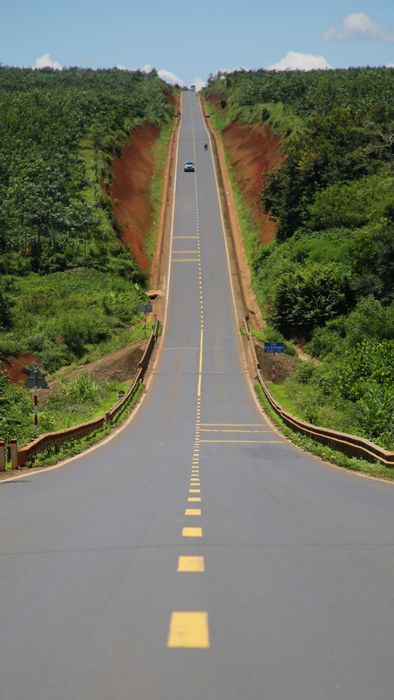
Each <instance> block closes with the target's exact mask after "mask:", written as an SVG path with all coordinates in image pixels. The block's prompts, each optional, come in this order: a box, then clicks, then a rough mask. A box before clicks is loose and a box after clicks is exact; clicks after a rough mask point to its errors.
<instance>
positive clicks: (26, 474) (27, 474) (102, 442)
mask: <svg viewBox="0 0 394 700" xmlns="http://www.w3.org/2000/svg"><path fill="white" fill-rule="evenodd" d="M182 101H183V95H182V94H181V108H182ZM181 111H182V109H181ZM180 133H181V129H180V128H179V130H178V136H177V143H176V156H175V178H174V188H173V197H172V216H171V233H170V254H169V258H168V271H167V285H166V304H165V308H164V319H163V335H162V336H160V344H159V347H158V351H157V354H156V360H155V363H154V365H153V367H152V370H151V372H150V375H149V379H148V381H147V383H146V385H145V391H144V393H143V395H142V396H141V398H140V400H139V402H138V404H137V406H136V407H135V408H134V410H133V411H132V412H131V414H130V415H129V417H128V418H127V420H126V421H125V422H124V423H122V425H120V426H119V428H117V429H116V430H114V432H113V433H111V435H108V436H107V437H106V438H104V440H100V442H98V443H97V444H95V445H92V446H91V447H88V449H87V450H84V451H83V452H80V453H79V454H77V455H73V456H72V457H68V458H67V459H64V460H63V461H62V462H58V463H57V464H53V465H51V466H50V467H41V468H38V469H34V467H33V468H32V469H31V470H30V469H29V468H27V469H24V470H23V474H17V475H16V476H12V477H10V478H9V479H2V480H1V481H0V487H1V486H2V484H7V483H9V482H10V481H18V479H25V478H26V477H31V476H36V475H37V474H47V473H48V472H52V471H54V470H55V469H60V468H61V467H65V466H66V464H70V462H75V461H76V460H77V459H81V458H82V457H85V456H86V455H88V454H90V453H91V452H94V451H95V450H98V449H100V448H101V447H103V445H106V444H107V443H108V442H111V440H113V439H114V438H116V437H117V436H118V435H119V433H121V432H122V430H125V429H126V428H127V426H128V425H129V424H130V423H131V421H132V420H133V419H134V417H135V415H136V413H137V412H138V411H139V410H140V408H141V406H142V404H143V402H144V399H145V397H146V394H147V390H148V387H149V386H150V383H151V381H152V378H153V376H154V372H155V370H156V367H157V364H158V361H159V359H160V355H161V349H162V346H163V341H164V338H165V335H166V328H167V313H168V300H169V296H170V280H171V258H172V241H173V235H174V220H175V195H176V185H177V180H178V156H179V136H180Z"/></svg>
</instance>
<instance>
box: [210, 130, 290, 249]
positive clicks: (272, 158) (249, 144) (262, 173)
mask: <svg viewBox="0 0 394 700" xmlns="http://www.w3.org/2000/svg"><path fill="white" fill-rule="evenodd" d="M223 139H224V144H225V146H226V149H227V152H228V155H229V158H230V162H231V165H232V166H233V168H234V171H235V177H236V180H237V184H238V187H239V188H240V190H241V192H242V194H243V195H244V197H245V198H246V200H247V201H248V203H249V205H250V208H251V211H252V213H253V216H254V219H255V221H256V223H257V224H258V226H259V227H260V237H261V241H262V243H269V241H272V239H273V238H275V225H274V223H273V222H272V221H270V218H269V216H268V214H267V213H266V212H265V211H264V210H263V208H262V205H261V202H260V197H261V192H262V189H263V186H264V182H265V178H266V175H267V173H268V172H269V171H270V170H272V169H273V168H275V166H277V165H279V163H280V162H281V161H282V160H283V157H284V155H283V152H282V151H281V141H280V139H279V137H278V136H276V135H275V134H273V133H272V132H271V131H270V130H269V129H266V128H265V127H263V126H259V125H248V124H240V123H239V122H233V123H232V124H230V125H229V126H228V127H227V128H226V129H225V130H224V132H223Z"/></svg>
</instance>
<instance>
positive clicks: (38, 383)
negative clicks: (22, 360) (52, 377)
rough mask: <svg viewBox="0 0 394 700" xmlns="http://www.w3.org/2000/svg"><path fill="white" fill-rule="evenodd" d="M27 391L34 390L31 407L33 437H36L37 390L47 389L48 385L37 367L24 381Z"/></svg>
mask: <svg viewBox="0 0 394 700" xmlns="http://www.w3.org/2000/svg"><path fill="white" fill-rule="evenodd" d="M25 387H26V388H27V389H34V397H33V405H34V435H36V436H37V435H38V389H48V384H47V383H46V381H45V378H44V375H43V374H42V373H41V372H40V370H39V369H37V367H34V368H33V369H32V370H31V371H30V372H29V375H28V377H27V379H26V381H25Z"/></svg>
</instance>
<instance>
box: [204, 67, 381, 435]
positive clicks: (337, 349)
mask: <svg viewBox="0 0 394 700" xmlns="http://www.w3.org/2000/svg"><path fill="white" fill-rule="evenodd" d="M205 96H206V97H208V98H216V100H215V102H216V103H217V104H218V106H217V108H216V110H214V109H213V108H212V107H211V109H212V111H213V118H214V121H215V124H216V126H218V127H219V128H220V129H223V128H225V126H226V125H228V124H229V123H231V122H232V121H234V120H237V119H238V120H240V121H241V122H243V123H246V124H248V123H249V124H264V125H266V126H269V127H270V128H271V129H272V130H273V131H275V132H276V133H277V134H279V135H280V136H281V139H282V144H283V149H284V152H285V154H286V157H285V158H284V160H283V162H282V164H281V165H280V166H278V167H277V168H276V169H275V170H274V171H273V172H272V173H271V174H270V176H269V177H268V180H267V182H266V186H265V188H264V191H262V192H261V206H262V207H264V208H265V210H266V211H270V212H271V214H272V216H273V218H274V220H275V223H276V228H277V236H276V240H275V241H274V242H273V243H272V244H269V245H267V246H262V245H261V244H260V243H259V241H258V238H257V234H256V233H255V234H254V232H253V227H251V228H250V229H249V230H247V231H245V232H244V233H245V239H246V241H247V248H248V255H249V261H250V265H251V269H252V274H253V279H254V286H255V292H256V296H257V298H258V301H259V303H260V306H261V308H262V310H263V313H264V315H265V317H266V319H267V322H268V324H269V327H268V328H269V330H268V332H269V333H270V334H271V335H274V336H275V337H277V338H280V337H284V338H286V339H289V340H294V341H298V342H301V343H302V344H304V346H305V348H306V350H307V351H308V352H309V353H310V354H312V355H313V356H314V357H316V358H317V359H318V360H320V364H306V365H305V364H303V365H302V366H301V367H300V369H299V371H298V373H296V374H295V375H293V376H292V377H291V378H289V379H288V380H287V381H286V383H285V384H284V385H282V386H281V387H280V388H277V387H276V388H274V391H275V390H276V392H277V395H278V396H279V395H280V398H281V400H282V401H283V402H284V403H287V405H288V406H290V407H291V408H292V410H294V411H297V412H298V414H299V415H301V416H303V417H305V418H306V419H308V420H310V421H312V422H316V423H320V424H322V425H328V426H330V427H333V428H337V429H340V430H346V431H348V432H354V433H358V434H360V435H363V436H365V437H367V438H370V439H372V440H375V441H377V442H379V443H380V444H382V445H383V446H385V447H392V446H393V431H394V389H393V386H394V381H393V380H394V376H393V367H394V362H393V360H394V341H393V338H394V305H393V279H394V268H393V252H394V70H392V69H385V68H381V69H372V68H365V69H361V68H360V69H349V70H330V71H312V72H308V73H306V72H300V71H286V72H272V71H263V70H261V71H255V72H246V71H238V72H235V73H232V74H228V75H227V74H226V75H218V76H216V77H214V78H211V80H210V81H209V84H208V87H207V89H206V91H205ZM256 157H258V154H257V153H256ZM244 206H247V204H246V203H244Z"/></svg>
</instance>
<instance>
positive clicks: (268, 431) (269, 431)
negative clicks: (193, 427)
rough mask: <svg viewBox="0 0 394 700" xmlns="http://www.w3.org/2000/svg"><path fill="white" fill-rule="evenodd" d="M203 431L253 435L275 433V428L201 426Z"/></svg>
mask: <svg viewBox="0 0 394 700" xmlns="http://www.w3.org/2000/svg"><path fill="white" fill-rule="evenodd" d="M201 432H202V433H253V435H259V434H260V433H273V432H274V431H273V430H249V429H248V430H233V429H231V430H228V429H227V428H201Z"/></svg>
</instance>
